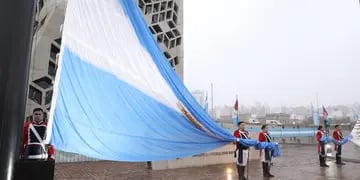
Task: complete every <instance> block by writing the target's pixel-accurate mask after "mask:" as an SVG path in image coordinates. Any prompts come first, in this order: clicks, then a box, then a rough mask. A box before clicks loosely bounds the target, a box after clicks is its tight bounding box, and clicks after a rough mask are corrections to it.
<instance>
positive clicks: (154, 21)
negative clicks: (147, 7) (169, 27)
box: [151, 14, 159, 24]
mask: <svg viewBox="0 0 360 180" xmlns="http://www.w3.org/2000/svg"><path fill="white" fill-rule="evenodd" d="M158 20H159V15H158V14H154V15H153V16H152V18H151V24H155V23H157V22H158Z"/></svg>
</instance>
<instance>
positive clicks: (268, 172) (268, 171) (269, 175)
mask: <svg viewBox="0 0 360 180" xmlns="http://www.w3.org/2000/svg"><path fill="white" fill-rule="evenodd" d="M267 174H268V177H275V176H274V175H272V174H270V163H267Z"/></svg>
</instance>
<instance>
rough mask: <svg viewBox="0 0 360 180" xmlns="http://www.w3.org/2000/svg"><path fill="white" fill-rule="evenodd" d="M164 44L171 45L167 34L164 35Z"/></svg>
mask: <svg viewBox="0 0 360 180" xmlns="http://www.w3.org/2000/svg"><path fill="white" fill-rule="evenodd" d="M164 44H165V46H166V47H169V39H168V38H167V37H166V36H164Z"/></svg>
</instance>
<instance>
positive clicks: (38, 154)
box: [20, 108, 55, 160]
mask: <svg viewBox="0 0 360 180" xmlns="http://www.w3.org/2000/svg"><path fill="white" fill-rule="evenodd" d="M46 128H47V123H46V122H44V111H43V110H42V109H41V108H35V109H34V110H33V118H32V120H31V122H25V123H24V129H23V138H22V146H21V147H20V154H21V158H22V159H27V160H54V153H55V150H54V148H53V146H52V145H50V144H48V145H45V144H44V143H43V140H44V139H45V136H46Z"/></svg>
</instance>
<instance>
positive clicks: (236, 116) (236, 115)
mask: <svg viewBox="0 0 360 180" xmlns="http://www.w3.org/2000/svg"><path fill="white" fill-rule="evenodd" d="M238 122H239V103H238V99H237V97H236V100H235V104H234V112H233V124H234V126H235V127H237V123H238Z"/></svg>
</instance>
